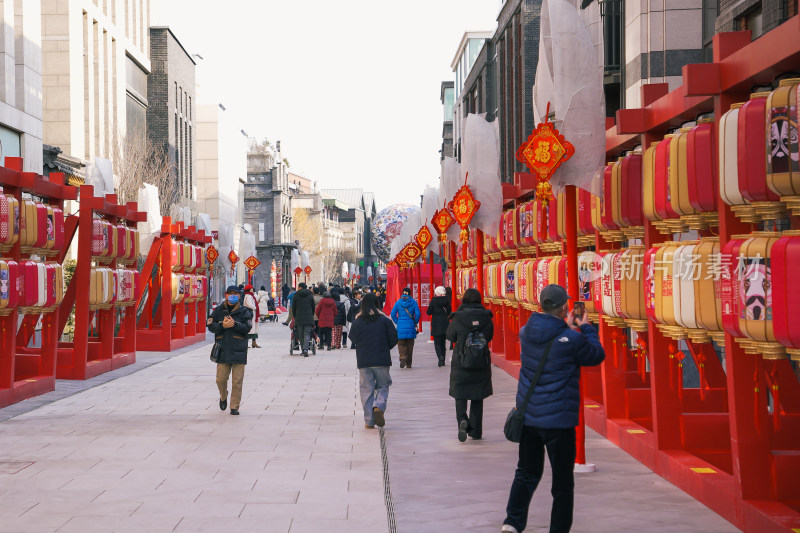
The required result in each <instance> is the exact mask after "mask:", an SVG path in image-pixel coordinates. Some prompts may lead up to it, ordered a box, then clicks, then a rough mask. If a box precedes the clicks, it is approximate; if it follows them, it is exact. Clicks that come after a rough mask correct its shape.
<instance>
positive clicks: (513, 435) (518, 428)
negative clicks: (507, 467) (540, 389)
mask: <svg viewBox="0 0 800 533" xmlns="http://www.w3.org/2000/svg"><path fill="white" fill-rule="evenodd" d="M554 340H555V337H553V338H552V339H550V342H548V343H547V348H545V349H544V355H543V356H542V360H541V361H539V368H537V369H536V374H535V375H534V376H533V379H532V380H531V384H530V386H529V387H528V392H527V394H525V400H524V401H523V402H522V407H521V408H520V409H517V406H516V405H515V406H514V407H513V408H512V409H511V411H510V412H509V413H508V416H507V417H506V423H505V425H504V426H503V433H505V434H506V439H508V440H510V441H511V442H519V441H520V439H522V428H523V427H524V426H525V409H527V408H528V400H530V399H531V395H532V394H533V389H535V388H536V384H537V383H538V382H539V376H541V375H542V370H543V369H544V364H545V362H547V356H548V355H550V348H552V347H553V341H554Z"/></svg>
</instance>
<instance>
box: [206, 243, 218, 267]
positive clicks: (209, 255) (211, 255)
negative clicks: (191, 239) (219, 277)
mask: <svg viewBox="0 0 800 533" xmlns="http://www.w3.org/2000/svg"><path fill="white" fill-rule="evenodd" d="M217 258H219V252H218V251H217V249H216V248H214V245H213V244H211V245H209V247H208V249H207V250H206V260H207V261H208V264H209V265H211V268H212V269H213V268H214V262H215V261H216V260H217Z"/></svg>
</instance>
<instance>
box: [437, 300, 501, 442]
mask: <svg viewBox="0 0 800 533" xmlns="http://www.w3.org/2000/svg"><path fill="white" fill-rule="evenodd" d="M481 300H482V298H481V293H480V292H478V291H477V290H476V289H467V290H466V291H464V296H463V297H462V299H461V305H460V306H459V308H458V310H457V311H456V312H455V313H453V316H452V319H451V321H450V326H448V328H447V335H446V336H447V339H448V340H449V341H451V342H454V343H455V350H454V352H453V359H452V361H451V362H450V396H452V397H453V398H455V400H456V420H457V421H458V440H459V441H461V442H464V441H465V440H467V436H468V435H469V436H470V437H472V438H473V439H475V440H479V439H481V438H482V436H483V400H484V399H486V398H488V397H489V396H491V395H492V365H491V355H490V353H489V342H490V341H491V340H492V337H493V336H494V324H493V323H492V316H493V315H492V312H491V311H489V310H488V309H486V308H485V307H484V306H483V304H482V303H481ZM467 401H470V405H469V413H468V411H467V407H468V406H467Z"/></svg>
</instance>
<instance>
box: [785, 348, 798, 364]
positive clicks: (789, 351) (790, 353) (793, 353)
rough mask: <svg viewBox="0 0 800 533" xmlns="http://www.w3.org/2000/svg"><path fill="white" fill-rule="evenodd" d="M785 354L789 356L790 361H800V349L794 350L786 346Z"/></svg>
mask: <svg viewBox="0 0 800 533" xmlns="http://www.w3.org/2000/svg"><path fill="white" fill-rule="evenodd" d="M786 355H788V356H789V359H791V360H792V361H798V362H800V350H796V349H794V348H786Z"/></svg>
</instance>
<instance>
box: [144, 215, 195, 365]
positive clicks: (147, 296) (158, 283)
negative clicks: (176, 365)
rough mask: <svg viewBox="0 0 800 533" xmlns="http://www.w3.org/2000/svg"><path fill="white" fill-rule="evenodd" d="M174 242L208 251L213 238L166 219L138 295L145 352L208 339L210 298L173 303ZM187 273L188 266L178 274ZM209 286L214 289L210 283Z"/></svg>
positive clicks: (187, 344) (165, 349)
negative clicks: (200, 247) (207, 319)
mask: <svg viewBox="0 0 800 533" xmlns="http://www.w3.org/2000/svg"><path fill="white" fill-rule="evenodd" d="M173 241H183V242H187V243H190V244H197V245H200V246H203V247H204V248H205V246H206V245H208V244H210V243H211V235H206V233H205V231H203V230H200V231H197V230H196V229H195V227H194V226H189V227H188V228H184V227H183V223H182V222H179V223H177V224H173V223H172V219H171V218H170V217H163V219H162V223H161V236H160V237H158V238H156V239H155V240H154V242H153V245H152V247H151V248H150V253H149V254H148V256H147V260H146V261H145V264H144V268H143V269H142V274H141V278H140V284H141V286H142V291H141V292H140V293H139V294H138V295H137V308H142V306H144V307H143V311H142V313H141V316H140V317H139V321H138V324H137V327H136V340H137V343H138V348H139V350H141V351H162V352H171V351H172V350H177V349H179V348H183V347H185V346H190V345H192V344H196V343H198V342H202V341H204V340H205V338H206V315H207V307H206V304H207V300H208V299H207V295H206V297H204V298H200V300H198V301H193V302H187V301H185V299H184V300H182V301H181V302H179V303H177V304H173V303H172V273H173V268H172V267H173V265H172V253H171V250H172V243H173ZM203 255H205V250H204V251H203ZM185 272H186V268H185V267H182V268H180V269H179V270H178V271H176V273H185ZM195 273H196V274H206V275H208V274H209V269H208V267H205V268H204V269H202V270H201V269H198V270H197V271H196V272H195ZM206 286H207V287H210V282H209V283H207V285H206ZM145 287H146V288H147V291H146V292H145V290H144V288H145Z"/></svg>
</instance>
